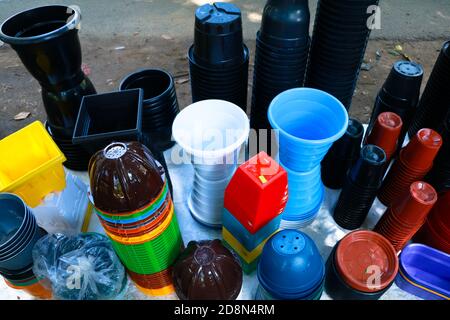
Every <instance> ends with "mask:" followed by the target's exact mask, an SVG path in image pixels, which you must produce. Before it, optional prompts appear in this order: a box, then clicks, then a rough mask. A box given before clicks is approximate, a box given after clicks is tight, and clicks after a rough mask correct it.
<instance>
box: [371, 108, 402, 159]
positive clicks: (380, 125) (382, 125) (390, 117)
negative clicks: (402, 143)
mask: <svg viewBox="0 0 450 320" xmlns="http://www.w3.org/2000/svg"><path fill="white" fill-rule="evenodd" d="M402 127H403V121H402V118H400V116H398V115H397V114H396V113H393V112H383V113H381V114H380V115H379V116H378V118H377V121H376V122H375V125H374V127H373V129H372V132H371V133H370V135H369V137H368V138H367V143H368V144H373V145H376V146H378V147H380V148H381V149H383V150H384V152H386V160H387V162H388V163H389V161H390V160H391V157H392V155H393V154H394V152H395V150H396V149H397V145H398V139H399V137H400V133H401V132H402Z"/></svg>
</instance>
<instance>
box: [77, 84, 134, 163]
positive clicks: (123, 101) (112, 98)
mask: <svg viewBox="0 0 450 320" xmlns="http://www.w3.org/2000/svg"><path fill="white" fill-rule="evenodd" d="M142 98H143V90H142V89H130V90H126V91H119V92H111V93H105V94H96V95H91V96H85V97H83V100H82V102H81V108H80V112H79V114H78V119H77V123H76V126H75V131H74V134H73V139H72V141H73V143H74V144H79V145H81V146H82V147H83V148H84V149H85V150H86V151H87V152H88V153H89V154H91V155H93V154H94V153H96V152H97V151H98V150H101V149H103V148H105V147H106V146H107V145H109V144H110V143H111V142H113V141H140V139H141V130H142Z"/></svg>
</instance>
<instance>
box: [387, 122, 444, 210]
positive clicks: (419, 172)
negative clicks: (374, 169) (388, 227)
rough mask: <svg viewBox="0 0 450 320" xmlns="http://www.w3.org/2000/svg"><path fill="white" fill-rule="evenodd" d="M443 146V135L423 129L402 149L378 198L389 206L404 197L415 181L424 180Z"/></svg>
mask: <svg viewBox="0 0 450 320" xmlns="http://www.w3.org/2000/svg"><path fill="white" fill-rule="evenodd" d="M441 146H442V137H441V136H440V135H439V133H437V132H436V131H433V130H431V129H422V130H420V131H419V132H417V134H416V136H415V137H414V139H412V140H411V142H410V143H409V144H408V145H407V146H406V147H405V148H403V149H402V150H401V151H400V156H399V157H398V159H397V161H395V163H394V164H393V166H392V168H391V170H390V171H389V172H388V174H387V176H386V178H385V179H384V181H383V184H382V186H381V189H380V191H379V192H378V199H379V200H380V201H381V202H382V203H383V204H384V205H385V206H387V207H389V206H391V205H392V203H393V201H395V199H398V198H401V197H403V196H404V195H405V194H406V193H407V192H408V189H409V187H410V185H411V184H412V183H413V182H414V181H419V180H423V178H424V177H425V175H426V174H427V173H428V171H430V169H431V168H432V166H433V161H434V158H435V157H436V155H437V153H438V152H439V149H440V148H441Z"/></svg>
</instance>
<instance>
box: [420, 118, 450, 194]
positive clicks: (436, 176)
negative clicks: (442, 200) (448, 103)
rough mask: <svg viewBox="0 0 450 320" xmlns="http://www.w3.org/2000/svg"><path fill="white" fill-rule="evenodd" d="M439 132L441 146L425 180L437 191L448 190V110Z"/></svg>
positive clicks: (449, 120) (449, 130) (449, 188)
mask: <svg viewBox="0 0 450 320" xmlns="http://www.w3.org/2000/svg"><path fill="white" fill-rule="evenodd" d="M439 133H440V134H441V136H442V147H441V149H440V150H439V153H438V155H437V156H436V159H435V160H434V165H433V168H432V169H431V171H430V172H429V173H428V174H427V176H426V178H425V181H427V182H429V183H430V184H432V185H433V187H434V188H435V189H436V190H437V191H438V192H443V191H446V190H450V112H449V113H448V115H447V117H446V119H445V121H444V124H443V126H442V128H441V130H440V131H439Z"/></svg>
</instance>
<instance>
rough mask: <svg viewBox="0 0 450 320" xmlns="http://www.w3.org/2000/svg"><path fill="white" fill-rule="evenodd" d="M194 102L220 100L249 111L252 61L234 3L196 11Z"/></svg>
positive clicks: (192, 51)
mask: <svg viewBox="0 0 450 320" xmlns="http://www.w3.org/2000/svg"><path fill="white" fill-rule="evenodd" d="M188 58H189V68H190V77H191V89H192V102H198V101H201V100H207V99H219V100H225V101H229V102H232V103H234V104H236V105H238V106H239V107H241V108H242V109H243V110H244V111H246V109H247V85H248V62H249V58H250V53H249V50H248V48H247V47H246V46H245V45H244V43H243V35H242V18H241V10H240V9H239V8H238V7H237V6H236V5H234V4H232V3H223V2H216V3H214V4H205V5H203V6H201V7H199V8H197V10H196V11H195V32H194V44H193V45H192V46H191V47H190V48H189V51H188Z"/></svg>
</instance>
